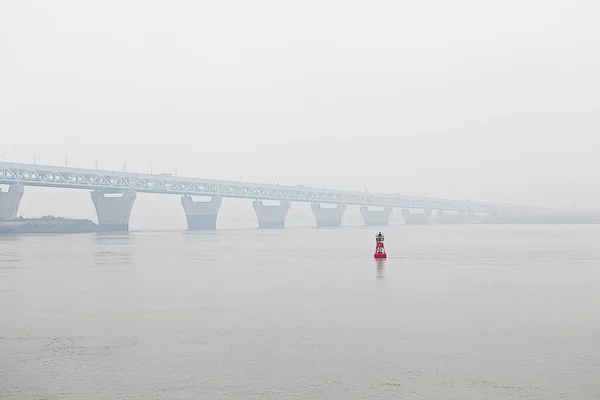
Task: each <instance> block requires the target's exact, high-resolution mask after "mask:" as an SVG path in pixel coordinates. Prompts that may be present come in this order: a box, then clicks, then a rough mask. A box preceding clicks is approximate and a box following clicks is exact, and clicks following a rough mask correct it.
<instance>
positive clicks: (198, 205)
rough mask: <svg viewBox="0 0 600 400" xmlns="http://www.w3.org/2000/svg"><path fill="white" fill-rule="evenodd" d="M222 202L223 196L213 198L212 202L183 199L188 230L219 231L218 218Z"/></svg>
mask: <svg viewBox="0 0 600 400" xmlns="http://www.w3.org/2000/svg"><path fill="white" fill-rule="evenodd" d="M222 202H223V197H221V196H212V197H211V199H210V201H194V200H193V199H192V198H191V197H190V196H183V197H181V205H183V210H184V211H185V216H186V219H187V226H188V229H189V230H200V229H217V216H218V214H219V208H221V203H222Z"/></svg>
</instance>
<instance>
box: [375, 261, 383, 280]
mask: <svg viewBox="0 0 600 400" xmlns="http://www.w3.org/2000/svg"><path fill="white" fill-rule="evenodd" d="M375 262H376V263H377V279H383V278H384V277H385V276H384V272H385V259H381V258H379V259H376V260H375Z"/></svg>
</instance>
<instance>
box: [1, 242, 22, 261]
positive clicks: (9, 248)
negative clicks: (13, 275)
mask: <svg viewBox="0 0 600 400" xmlns="http://www.w3.org/2000/svg"><path fill="white" fill-rule="evenodd" d="M17 240H18V237H17V236H12V235H7V236H3V235H0V246H2V248H3V249H4V250H3V251H0V269H14V268H17V267H18V265H19V264H20V263H21V261H22V260H21V257H20V253H19V248H18V246H17V244H16V243H15V242H17Z"/></svg>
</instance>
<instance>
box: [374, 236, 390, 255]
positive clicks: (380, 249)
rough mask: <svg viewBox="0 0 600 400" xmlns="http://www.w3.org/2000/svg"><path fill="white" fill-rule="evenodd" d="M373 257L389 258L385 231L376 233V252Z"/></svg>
mask: <svg viewBox="0 0 600 400" xmlns="http://www.w3.org/2000/svg"><path fill="white" fill-rule="evenodd" d="M373 257H375V258H387V254H385V246H384V245H383V233H381V232H379V233H378V234H377V235H375V254H374V255H373Z"/></svg>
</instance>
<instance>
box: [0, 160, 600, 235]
mask: <svg viewBox="0 0 600 400" xmlns="http://www.w3.org/2000/svg"><path fill="white" fill-rule="evenodd" d="M0 184H5V185H9V189H8V191H3V192H1V193H0V220H11V219H14V218H15V217H16V216H17V212H18V207H19V203H20V201H21V198H22V196H23V193H24V187H25V186H42V187H56V188H62V189H86V190H90V191H91V198H92V201H93V202H94V205H95V208H96V212H97V216H98V224H99V226H100V227H101V228H102V229H103V230H127V229H129V215H130V213H131V209H132V207H133V204H134V201H135V198H136V193H137V192H142V193H156V194H172V195H180V196H182V198H181V203H182V205H183V208H184V211H185V213H186V216H187V222H188V228H189V229H215V228H216V221H217V216H218V212H219V209H220V206H221V203H222V201H223V198H225V197H230V198H242V199H252V200H254V201H253V203H252V205H253V207H254V210H255V212H256V216H257V219H258V225H259V227H262V228H283V227H284V226H285V219H286V216H287V212H288V210H289V208H290V206H291V203H292V202H309V203H311V209H312V211H313V214H314V216H315V221H316V225H317V226H320V227H326V226H341V224H342V217H343V214H344V211H345V209H346V207H347V206H352V205H355V206H360V207H361V208H360V211H361V214H362V216H363V218H364V221H365V224H366V225H386V224H387V223H388V221H389V218H390V215H391V214H392V211H393V209H394V208H401V209H402V215H403V217H404V221H405V223H406V224H427V223H428V222H429V220H430V216H431V212H432V211H433V210H435V211H437V220H438V222H441V223H444V222H446V223H462V222H469V221H472V220H474V219H476V218H479V219H482V218H484V219H487V220H488V221H491V222H494V221H496V222H504V223H506V222H517V223H565V222H566V223H590V222H598V221H600V214H593V213H583V212H565V211H562V210H555V209H549V208H542V207H524V206H513V205H503V204H492V203H483V202H472V201H466V200H449V199H440V198H431V197H418V196H403V195H398V194H375V193H368V192H357V191H345V190H329V189H318V188H310V187H305V186H286V185H273V184H258V183H250V182H235V181H223V180H214V179H201V178H188V177H179V176H172V175H164V174H161V175H155V174H154V175H153V174H140V173H130V172H119V171H103V170H93V169H81V168H69V167H58V166H43V165H35V164H22V163H6V162H0ZM191 196H203V197H208V198H209V201H194V200H193V199H192V197H191ZM263 200H275V201H279V205H266V204H263ZM328 205H329V206H328ZM373 207H375V208H376V209H373Z"/></svg>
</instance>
